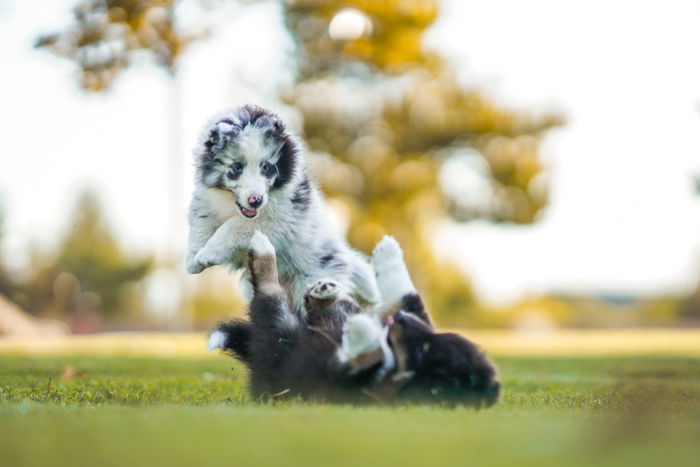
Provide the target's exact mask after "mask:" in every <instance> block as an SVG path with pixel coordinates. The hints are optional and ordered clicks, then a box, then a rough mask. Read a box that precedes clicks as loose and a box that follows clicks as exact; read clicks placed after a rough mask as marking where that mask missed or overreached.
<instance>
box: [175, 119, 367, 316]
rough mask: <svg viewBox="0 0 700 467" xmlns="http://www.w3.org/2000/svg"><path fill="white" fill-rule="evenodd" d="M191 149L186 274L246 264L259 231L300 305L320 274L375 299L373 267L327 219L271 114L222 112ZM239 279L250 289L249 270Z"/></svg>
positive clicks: (292, 144) (294, 147) (352, 293)
mask: <svg viewBox="0 0 700 467" xmlns="http://www.w3.org/2000/svg"><path fill="white" fill-rule="evenodd" d="M195 153H196V154H195V156H196V167H197V172H196V180H195V190H194V193H193V197H192V202H191V205H190V212H189V227H190V234H189V245H188V251H187V258H186V267H187V271H188V272H189V273H191V274H196V273H199V272H201V271H202V270H204V269H206V268H208V267H210V266H213V265H218V264H228V265H231V266H232V267H233V268H234V269H241V268H245V267H246V261H247V258H246V250H247V248H248V244H249V242H250V239H251V237H252V235H253V232H255V231H260V232H262V233H264V234H265V235H266V236H267V238H269V240H270V242H272V244H273V245H274V247H275V249H276V250H277V258H278V267H279V279H280V282H281V284H282V285H283V287H284V288H285V289H286V290H288V291H289V293H290V294H291V297H292V300H293V303H294V305H295V307H297V308H299V309H300V310H303V298H304V292H305V291H306V289H307V287H308V285H309V284H312V283H314V282H315V281H317V280H319V279H321V278H323V277H333V278H334V279H335V280H336V282H337V283H338V286H339V287H340V289H341V292H342V293H343V294H344V295H347V296H349V297H352V298H353V299H354V300H356V301H357V302H358V303H362V304H368V305H369V304H374V303H376V302H377V299H378V295H377V286H376V283H375V280H374V274H373V272H372V269H371V267H370V266H369V264H368V263H367V262H366V261H365V259H364V258H363V257H362V256H361V255H360V254H359V253H358V252H356V251H354V250H352V249H351V248H350V247H349V246H348V245H347V243H346V242H345V241H344V239H342V238H341V237H340V236H339V235H338V234H337V233H336V232H335V231H334V229H333V228H332V227H331V225H330V224H329V222H328V214H327V212H326V206H325V203H324V200H323V196H322V195H321V193H320V191H319V190H318V188H317V187H316V185H315V183H314V182H313V181H312V179H311V177H310V175H309V172H308V170H307V166H306V163H305V160H304V157H303V156H302V154H301V150H300V145H299V144H298V142H297V141H296V140H295V138H294V137H293V136H292V135H291V134H290V133H289V132H288V131H287V130H286V128H285V125H284V123H283V122H282V120H281V119H280V118H279V117H278V116H277V115H276V114H274V113H272V112H270V111H269V110H266V109H263V108H261V107H257V106H251V105H246V106H243V107H239V108H236V109H233V110H230V111H228V112H225V113H224V114H222V115H221V116H219V117H217V118H215V119H214V120H212V121H211V123H210V124H209V125H207V127H206V129H205V130H204V133H203V134H202V136H201V140H200V143H199V144H198V146H197V149H196V151H195ZM243 277H244V280H243V286H244V292H246V294H247V295H250V293H249V292H250V289H249V286H250V282H249V280H250V275H249V273H248V272H246V273H245V274H244V276H243ZM246 286H247V287H246Z"/></svg>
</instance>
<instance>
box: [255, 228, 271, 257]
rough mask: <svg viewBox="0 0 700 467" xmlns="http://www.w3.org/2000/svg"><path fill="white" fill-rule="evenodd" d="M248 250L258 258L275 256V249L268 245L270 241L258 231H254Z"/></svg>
mask: <svg viewBox="0 0 700 467" xmlns="http://www.w3.org/2000/svg"><path fill="white" fill-rule="evenodd" d="M250 249H251V250H253V253H255V254H256V255H258V256H263V255H274V254H275V247H273V246H272V243H270V239H269V238H267V235H265V234H264V233H262V232H260V231H259V230H256V231H255V233H254V234H253V238H251V239H250Z"/></svg>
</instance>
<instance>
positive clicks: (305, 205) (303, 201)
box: [292, 178, 311, 212]
mask: <svg viewBox="0 0 700 467" xmlns="http://www.w3.org/2000/svg"><path fill="white" fill-rule="evenodd" d="M310 205H311V182H309V179H308V178H305V179H304V181H302V182H301V183H300V184H299V185H298V186H297V188H296V190H294V195H293V196H292V206H293V207H294V209H296V210H297V211H301V212H305V211H306V210H308V209H309V206H310Z"/></svg>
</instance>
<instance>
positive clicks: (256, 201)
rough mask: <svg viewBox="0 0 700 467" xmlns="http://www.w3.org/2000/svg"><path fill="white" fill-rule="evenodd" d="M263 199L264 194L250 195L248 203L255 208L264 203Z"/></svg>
mask: <svg viewBox="0 0 700 467" xmlns="http://www.w3.org/2000/svg"><path fill="white" fill-rule="evenodd" d="M262 201H263V199H262V196H258V195H253V196H248V204H249V205H250V207H251V208H253V209H255V208H257V207H259V206H260V205H261V204H262Z"/></svg>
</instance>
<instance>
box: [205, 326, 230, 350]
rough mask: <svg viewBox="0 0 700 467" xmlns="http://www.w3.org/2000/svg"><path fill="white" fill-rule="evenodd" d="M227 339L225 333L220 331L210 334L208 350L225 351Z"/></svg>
mask: <svg viewBox="0 0 700 467" xmlns="http://www.w3.org/2000/svg"><path fill="white" fill-rule="evenodd" d="M227 337H228V336H227V335H226V333H225V332H223V331H220V330H218V329H217V330H216V331H214V332H212V333H211V334H209V340H207V350H208V351H209V352H211V351H213V350H216V349H223V348H224V344H225V343H226V338H227Z"/></svg>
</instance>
